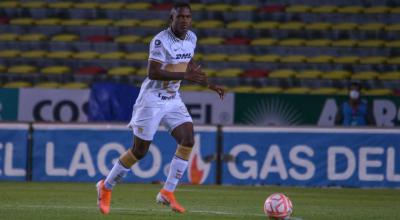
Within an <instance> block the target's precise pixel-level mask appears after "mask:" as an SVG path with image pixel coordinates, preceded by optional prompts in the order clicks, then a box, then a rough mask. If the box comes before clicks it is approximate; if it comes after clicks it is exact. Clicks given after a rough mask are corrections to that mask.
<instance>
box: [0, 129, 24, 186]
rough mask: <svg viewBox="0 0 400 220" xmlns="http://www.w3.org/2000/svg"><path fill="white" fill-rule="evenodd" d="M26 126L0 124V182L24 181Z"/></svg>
mask: <svg viewBox="0 0 400 220" xmlns="http://www.w3.org/2000/svg"><path fill="white" fill-rule="evenodd" d="M28 130H29V126H28V124H13V123H2V124H0V180H12V181H25V179H26V165H27V147H28Z"/></svg>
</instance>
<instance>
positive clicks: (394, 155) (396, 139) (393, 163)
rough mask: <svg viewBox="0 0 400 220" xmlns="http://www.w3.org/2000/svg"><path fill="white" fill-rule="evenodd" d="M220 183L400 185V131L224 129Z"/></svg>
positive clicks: (350, 185) (353, 185)
mask: <svg viewBox="0 0 400 220" xmlns="http://www.w3.org/2000/svg"><path fill="white" fill-rule="evenodd" d="M223 137H224V146H223V149H224V153H225V154H230V155H231V156H233V157H234V158H235V159H234V161H233V162H228V163H225V164H224V166H223V177H222V179H223V180H222V182H223V184H273V185H296V186H345V187H400V130H395V129H350V128H349V129H347V128H346V129H329V128H254V129H252V128H246V127H244V128H243V127H241V128H240V127H224V128H223Z"/></svg>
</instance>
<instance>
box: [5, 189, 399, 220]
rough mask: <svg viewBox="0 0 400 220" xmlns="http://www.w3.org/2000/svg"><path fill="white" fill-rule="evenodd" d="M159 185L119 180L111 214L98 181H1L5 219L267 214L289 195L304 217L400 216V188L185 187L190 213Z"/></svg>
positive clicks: (297, 212) (183, 194) (183, 198)
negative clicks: (180, 210) (173, 205)
mask: <svg viewBox="0 0 400 220" xmlns="http://www.w3.org/2000/svg"><path fill="white" fill-rule="evenodd" d="M160 187H161V186H160V185H157V184H120V185H118V186H117V187H116V188H115V190H114V194H113V200H112V209H111V214H110V215H109V216H102V215H101V214H100V213H99V212H98V210H97V206H96V191H95V187H94V183H14V182H0V219H40V220H44V219H74V220H78V219H144V220H146V219H191V220H192V219H202V220H203V219H207V220H208V219H246V220H248V219H266V218H265V216H264V214H263V203H264V200H265V198H266V197H267V196H268V195H269V194H271V193H273V192H283V193H285V194H286V195H288V196H289V197H290V198H291V200H292V202H293V205H294V210H295V213H294V217H297V218H301V219H303V220H322V219H323V220H327V219H332V220H337V219H351V220H357V219H360V220H366V219H400V209H399V207H400V199H399V198H400V190H398V189H397V190H395V189H327V188H325V189H322V188H294V187H245V186H180V187H179V190H178V191H177V194H176V196H177V198H178V199H179V201H180V202H181V203H182V204H183V205H184V206H185V207H186V208H187V210H188V211H187V213H185V214H183V215H180V214H176V213H172V212H171V211H170V210H169V209H168V208H166V207H162V206H160V205H157V204H155V195H156V193H157V191H158V190H159V189H160Z"/></svg>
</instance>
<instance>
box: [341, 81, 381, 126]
mask: <svg viewBox="0 0 400 220" xmlns="http://www.w3.org/2000/svg"><path fill="white" fill-rule="evenodd" d="M349 96H350V98H349V100H347V101H345V102H343V103H342V105H341V106H340V107H339V110H338V112H337V114H336V117H335V124H336V125H344V126H367V125H375V119H374V116H373V114H372V110H371V108H370V106H369V105H368V104H367V101H366V100H362V99H361V85H360V84H359V83H356V82H353V83H351V85H350V87H349Z"/></svg>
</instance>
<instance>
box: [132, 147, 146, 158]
mask: <svg viewBox="0 0 400 220" xmlns="http://www.w3.org/2000/svg"><path fill="white" fill-rule="evenodd" d="M130 150H131V152H132V154H133V155H134V156H135V157H136V158H137V159H138V160H141V159H142V158H143V157H144V156H146V154H147V151H148V150H149V148H146V147H135V146H133V147H131V148H130Z"/></svg>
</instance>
